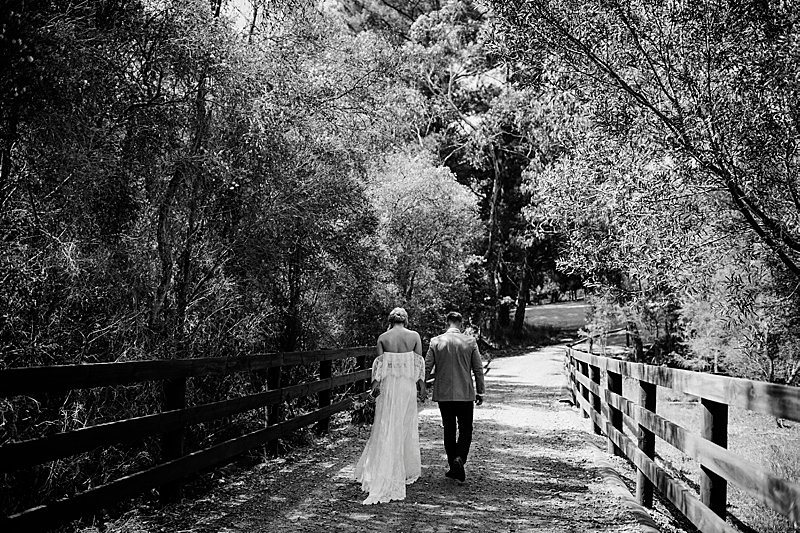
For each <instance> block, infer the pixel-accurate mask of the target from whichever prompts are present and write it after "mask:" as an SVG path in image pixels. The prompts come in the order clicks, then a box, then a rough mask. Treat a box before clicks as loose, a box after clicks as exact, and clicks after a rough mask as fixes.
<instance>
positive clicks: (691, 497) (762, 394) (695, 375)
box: [566, 347, 800, 533]
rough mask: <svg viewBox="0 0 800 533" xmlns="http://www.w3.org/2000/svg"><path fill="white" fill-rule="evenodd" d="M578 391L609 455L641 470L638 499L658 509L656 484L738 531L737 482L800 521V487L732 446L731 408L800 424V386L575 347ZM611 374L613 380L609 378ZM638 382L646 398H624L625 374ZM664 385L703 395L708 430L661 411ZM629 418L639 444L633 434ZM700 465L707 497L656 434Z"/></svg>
mask: <svg viewBox="0 0 800 533" xmlns="http://www.w3.org/2000/svg"><path fill="white" fill-rule="evenodd" d="M566 355H567V365H568V369H569V376H570V385H571V389H572V393H573V395H574V398H575V400H576V404H577V405H579V407H580V409H581V411H582V412H583V413H584V416H585V417H587V418H591V419H592V421H593V425H594V432H595V433H596V434H602V435H605V436H606V437H607V442H608V452H609V453H613V454H615V455H618V456H622V457H626V458H627V459H628V460H629V461H631V462H632V463H633V464H634V465H635V466H636V469H637V479H636V497H637V499H638V501H639V503H641V504H643V505H645V506H647V507H651V506H652V503H653V489H654V488H656V489H657V490H658V491H659V492H660V493H661V495H662V496H664V497H665V498H667V499H668V500H669V501H671V502H672V503H673V504H674V505H675V506H676V507H677V508H678V509H679V510H680V512H681V513H683V514H684V515H685V516H686V517H687V518H688V519H689V520H690V521H691V522H692V523H693V524H694V525H695V526H697V528H698V529H699V530H701V531H703V532H726V533H736V532H738V530H737V529H735V528H734V527H732V526H731V525H729V524H728V523H727V522H726V520H725V517H726V506H727V485H728V483H732V484H734V485H736V486H738V487H740V488H741V489H742V490H744V491H745V492H746V493H748V494H750V495H751V496H753V497H754V498H756V499H757V500H759V501H761V502H763V503H765V504H766V505H768V506H769V507H771V508H772V509H774V510H775V511H777V512H778V513H780V514H782V515H784V516H786V517H788V518H789V520H790V521H792V522H793V523H794V524H795V527H797V526H798V525H800V484H798V483H793V482H790V481H787V480H785V479H781V478H779V477H777V476H775V475H773V474H772V473H770V472H768V471H767V470H765V469H764V468H763V467H761V466H758V465H755V464H753V463H750V462H749V461H747V460H745V459H744V458H742V457H740V456H738V455H736V454H734V453H732V452H730V451H729V450H728V449H727V441H728V408H729V406H735V407H739V408H744V409H748V410H751V411H755V412H758V413H764V414H767V415H772V416H775V417H779V418H784V419H788V420H794V421H798V422H800V388H798V387H789V386H785V385H776V384H772V383H765V382H761V381H751V380H746V379H738V378H731V377H726V376H719V375H714V374H703V373H700V372H690V371H687V370H679V369H674V368H667V367H661V366H652V365H645V364H641V363H631V362H626V361H621V360H618V359H612V358H609V357H601V356H596V355H593V354H590V353H587V352H584V351H579V350H576V349H575V348H574V347H568V348H567V354H566ZM603 373H604V374H605V379H602V375H603ZM625 377H627V378H631V379H633V380H636V383H637V384H638V386H637V388H638V396H639V399H638V403H634V402H632V401H631V400H629V399H627V398H625V397H623V395H622V384H623V378H625ZM657 387H665V388H668V389H672V390H674V391H678V392H682V393H685V394H689V395H692V396H696V397H698V398H699V399H700V402H699V405H700V407H699V408H700V409H702V423H701V424H702V425H701V430H700V434H699V435H698V434H694V433H691V432H689V431H687V430H686V429H685V428H683V427H682V426H680V425H678V424H676V423H674V422H672V421H670V420H668V419H666V418H664V417H662V416H660V415H658V414H656V391H657ZM623 422H625V423H626V424H627V425H628V426H629V427H630V428H632V429H633V430H634V434H636V436H637V441H636V442H634V441H633V440H632V439H631V438H629V437H628V436H627V435H625V433H624V431H623ZM656 436H658V437H659V438H661V439H663V440H664V441H665V442H666V443H668V444H670V445H671V446H673V447H675V448H676V449H678V450H680V451H681V452H683V453H684V454H685V455H687V456H688V457H691V458H692V459H695V460H696V461H697V462H698V463H699V464H700V495H699V497H698V496H697V494H695V492H694V491H693V490H692V489H691V488H689V487H687V486H686V485H685V484H683V483H682V482H680V481H678V480H676V479H675V478H673V477H672V476H671V475H670V474H669V473H668V472H667V471H666V470H664V469H663V468H662V467H661V466H659V465H658V464H657V463H656V462H655V461H654V458H655V444H656V440H655V437H656Z"/></svg>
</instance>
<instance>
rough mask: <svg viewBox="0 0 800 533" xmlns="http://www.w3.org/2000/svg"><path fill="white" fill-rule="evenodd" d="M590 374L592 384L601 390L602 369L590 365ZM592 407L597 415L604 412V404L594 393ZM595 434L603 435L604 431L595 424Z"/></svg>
mask: <svg viewBox="0 0 800 533" xmlns="http://www.w3.org/2000/svg"><path fill="white" fill-rule="evenodd" d="M589 372H590V373H591V378H592V383H595V384H596V385H597V387H598V389H599V388H600V367H599V366H595V365H589ZM592 407H594V410H595V412H596V413H597V414H600V412H601V411H602V403H601V401H600V395H598V394H595V393H592ZM594 434H595V435H602V434H603V431H602V429H601V428H600V426H599V425H597V424H594Z"/></svg>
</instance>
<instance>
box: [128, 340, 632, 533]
mask: <svg viewBox="0 0 800 533" xmlns="http://www.w3.org/2000/svg"><path fill="white" fill-rule="evenodd" d="M564 383H565V378H564V373H563V349H561V348H558V347H550V348H544V349H541V350H537V351H534V352H532V353H529V354H526V355H522V356H516V357H506V358H499V359H494V360H493V361H492V363H491V368H490V370H489V373H488V374H487V375H486V385H487V394H486V403H485V404H484V405H483V406H482V407H478V408H476V410H475V434H474V442H473V448H472V451H471V453H470V460H469V463H468V464H467V476H468V477H467V482H466V483H464V484H463V485H461V484H458V483H456V482H454V481H452V480H449V479H447V478H445V477H444V471H445V463H446V460H445V455H444V450H443V448H442V440H441V439H442V435H441V426H440V418H439V413H438V409H437V408H436V404H435V403H432V402H428V403H427V404H426V405H425V406H424V408H423V409H422V410H421V412H420V441H421V445H422V465H423V466H422V477H421V479H420V480H419V481H417V482H416V483H415V484H413V485H410V486H409V487H408V494H407V498H406V500H405V501H402V502H390V503H388V504H380V505H375V506H364V505H361V501H362V500H363V498H364V495H363V494H362V493H361V491H360V488H359V486H358V485H357V484H356V483H355V482H353V481H351V480H350V478H351V476H352V471H353V467H354V465H355V462H356V461H357V459H358V457H359V454H360V452H361V449H362V448H363V446H364V443H365V442H366V439H367V437H368V435H369V428H368V427H362V428H356V427H353V426H350V425H348V424H340V425H337V426H338V427H335V428H334V430H332V432H331V435H330V436H329V437H326V438H324V439H317V440H316V441H315V442H314V443H313V444H312V445H311V446H310V447H309V448H308V449H303V450H299V451H296V452H295V453H293V454H291V455H290V456H289V457H288V458H281V459H275V460H270V461H267V462H265V463H263V464H260V465H257V466H256V467H255V468H254V469H252V470H250V471H246V472H242V471H238V472H237V471H233V473H231V474H228V475H225V474H224V473H223V474H217V475H218V476H222V477H221V478H220V480H218V483H217V487H216V488H214V489H213V490H211V491H209V493H207V494H206V495H205V496H204V497H201V498H200V499H197V500H193V501H186V502H184V503H181V504H176V505H173V506H170V507H168V508H165V509H163V510H162V511H161V512H160V513H159V514H158V516H150V517H147V518H145V517H140V519H139V522H138V523H139V525H140V526H141V527H142V528H143V529H144V530H145V531H175V532H185V533H188V532H197V533H206V532H225V533H233V532H243V533H245V532H246V533H256V532H265V533H266V532H274V531H280V532H286V533H296V532H306V531H307V532H312V531H314V532H316V531H341V532H356V531H358V532H363V531H376V532H377V531H381V532H383V531H403V532H450V531H479V532H486V533H490V532H491V533H494V532H506V531H509V532H510V531H515V532H521V531H536V532H538V533H561V532H620V533H623V532H638V531H640V530H641V529H640V526H639V523H638V521H637V520H636V517H635V516H634V514H633V513H632V512H631V511H630V510H629V507H628V506H627V505H626V504H625V503H624V502H623V499H624V498H622V497H621V496H620V494H619V492H618V491H615V490H613V488H612V487H611V486H610V484H609V483H608V479H607V477H605V476H604V475H603V474H602V468H601V467H600V466H599V465H598V461H597V459H598V455H597V454H598V451H597V445H598V443H599V442H600V441H599V440H598V439H599V438H598V437H595V436H594V435H592V434H591V433H590V432H589V431H587V429H588V425H587V421H586V420H584V419H582V418H581V417H580V416H579V415H578V414H577V411H576V410H575V409H574V408H572V407H570V406H568V405H566V404H563V403H560V402H559V401H558V400H559V398H561V397H562V396H563V394H564V388H563V387H564Z"/></svg>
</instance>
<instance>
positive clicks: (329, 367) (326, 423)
mask: <svg viewBox="0 0 800 533" xmlns="http://www.w3.org/2000/svg"><path fill="white" fill-rule="evenodd" d="M332 375H333V361H320V362H319V379H330V377H331V376H332ZM332 392H333V391H331V389H328V390H324V391H320V393H319V408H320V409H322V408H323V407H328V406H329V405H330V404H331V393H332ZM330 424H331V419H330V417H327V418H323V419H322V420H320V421H319V422H317V433H320V434H321V433H327V432H328V429H330Z"/></svg>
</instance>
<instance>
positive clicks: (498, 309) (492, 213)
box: [486, 146, 509, 337]
mask: <svg viewBox="0 0 800 533" xmlns="http://www.w3.org/2000/svg"><path fill="white" fill-rule="evenodd" d="M491 158H492V168H493V169H494V182H493V184H492V197H491V199H490V204H489V243H488V246H487V248H486V263H487V266H488V270H489V272H488V274H489V287H490V289H491V292H492V297H493V298H494V320H493V322H494V323H493V324H492V325H491V328H490V329H491V332H492V336H493V337H497V335H498V334H499V333H500V330H501V329H502V327H503V324H505V325H508V322H509V318H508V313H509V309H508V306H507V305H506V306H503V305H502V303H501V297H502V294H501V289H502V284H501V280H500V279H499V277H500V272H499V269H500V257H499V256H500V253H499V250H497V235H496V231H497V211H498V208H499V206H500V199H501V193H502V180H501V177H500V164H499V163H498V161H497V151H496V150H495V148H494V146H492V152H491ZM503 307H505V309H503ZM503 313H505V314H503Z"/></svg>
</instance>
